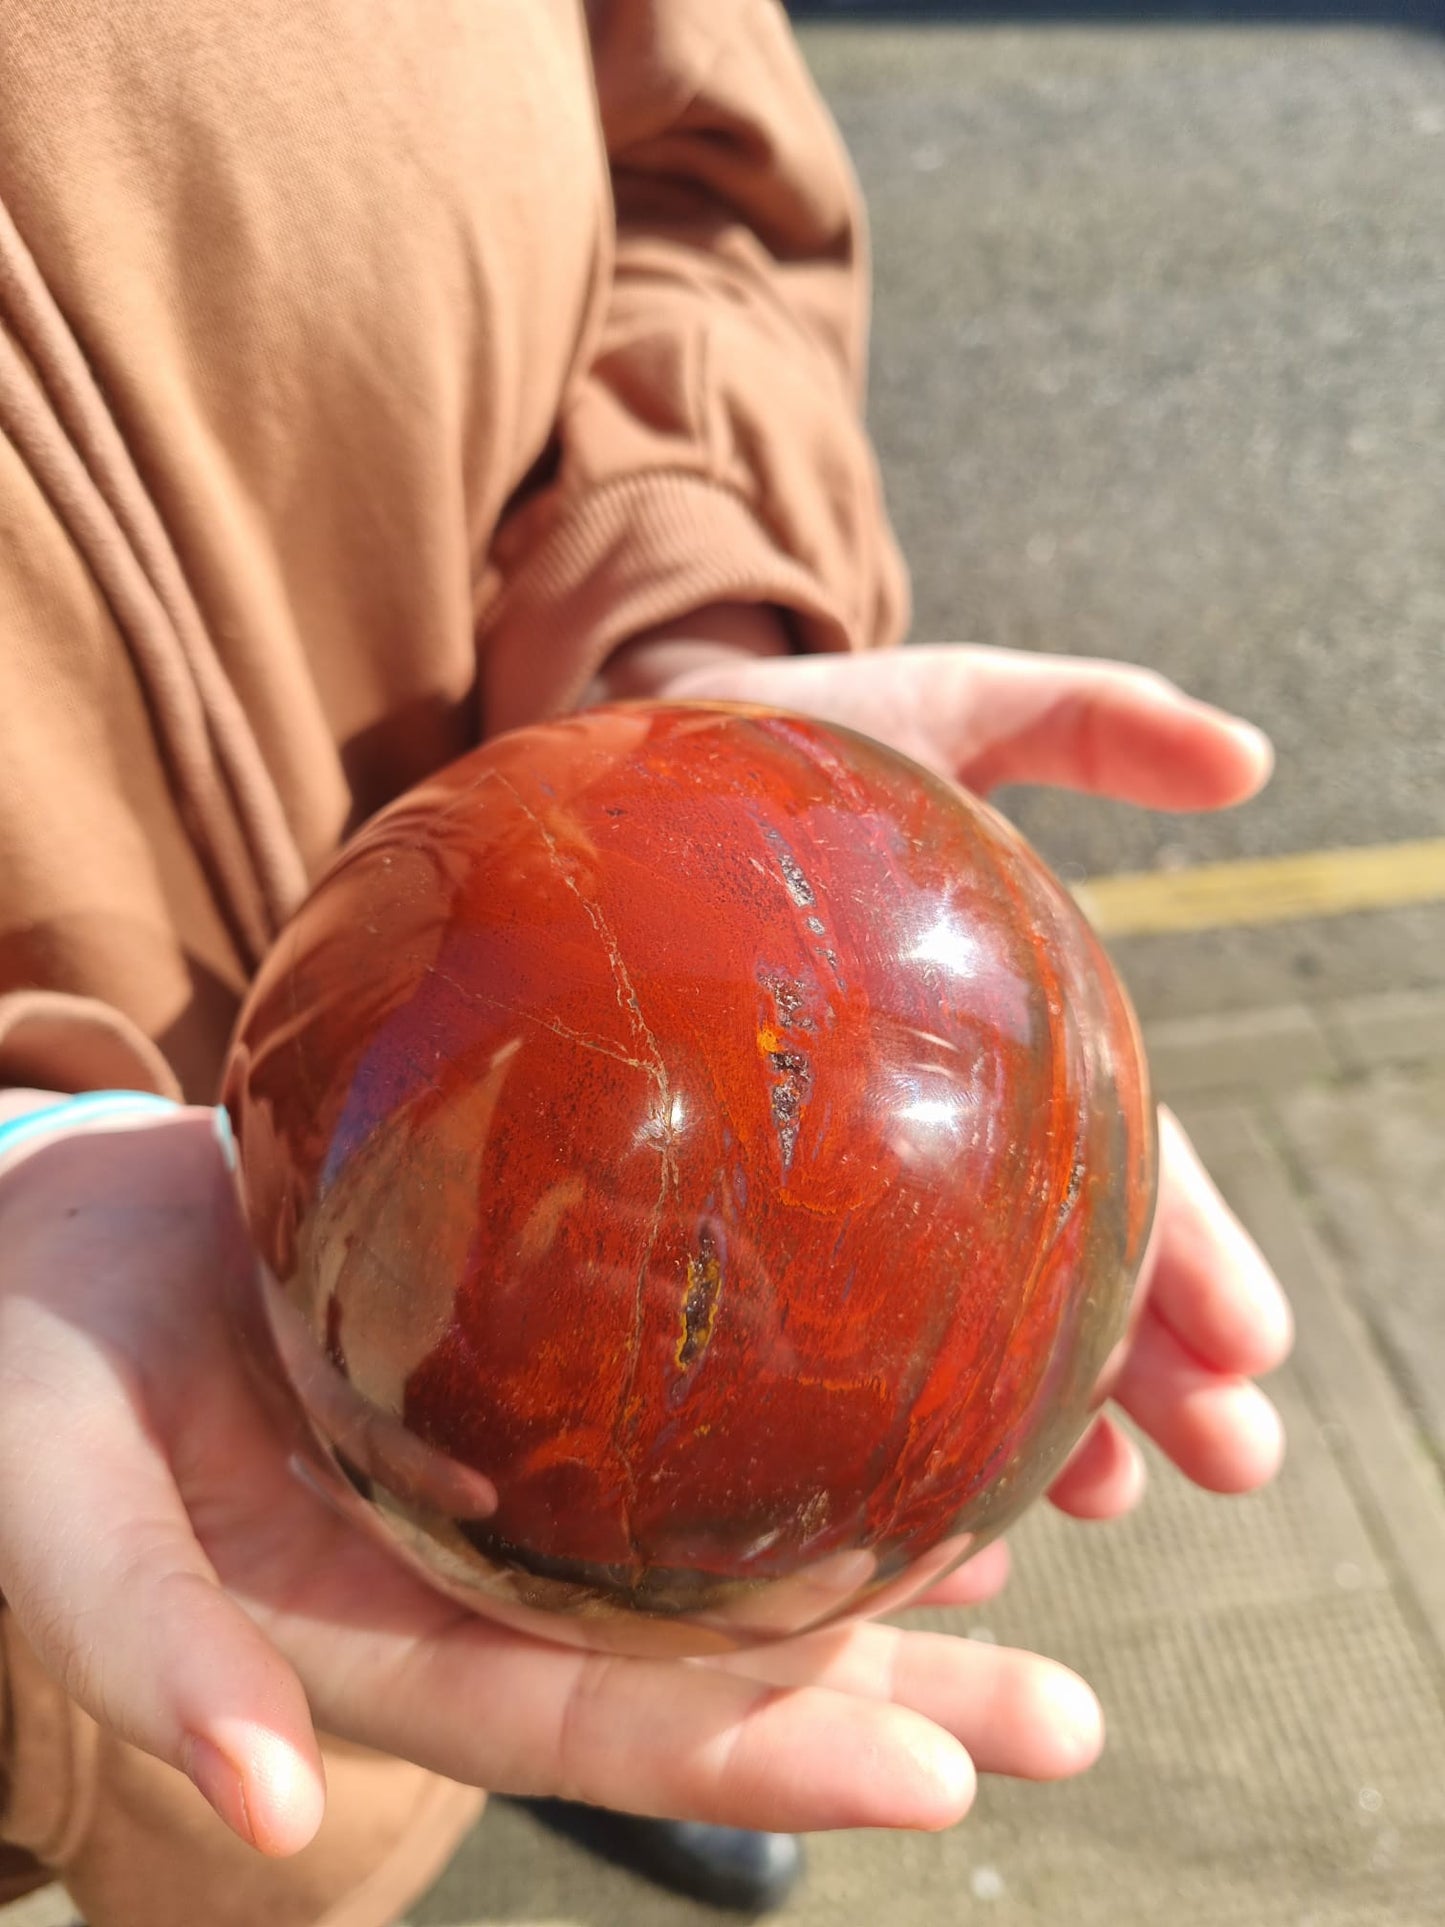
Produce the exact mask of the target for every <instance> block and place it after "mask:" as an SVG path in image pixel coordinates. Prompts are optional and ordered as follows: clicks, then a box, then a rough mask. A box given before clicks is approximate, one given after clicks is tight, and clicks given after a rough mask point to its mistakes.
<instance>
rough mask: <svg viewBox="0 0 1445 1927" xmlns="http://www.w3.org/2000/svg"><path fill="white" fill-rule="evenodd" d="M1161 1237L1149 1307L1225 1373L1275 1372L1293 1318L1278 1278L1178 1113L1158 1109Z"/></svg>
mask: <svg viewBox="0 0 1445 1927" xmlns="http://www.w3.org/2000/svg"><path fill="white" fill-rule="evenodd" d="M1159 1157H1160V1180H1159V1233H1158V1241H1157V1246H1156V1251H1155V1257H1154V1264H1153V1271H1152V1276H1151V1281H1150V1290H1149V1302H1150V1304H1151V1306H1152V1307H1153V1309H1154V1311H1155V1312H1156V1313H1157V1314H1158V1316H1159V1317H1160V1318H1161V1319H1162V1320H1163V1321H1164V1323H1165V1324H1166V1325H1167V1326H1168V1327H1169V1328H1170V1330H1171V1331H1173V1332H1174V1333H1175V1334H1176V1335H1177V1336H1178V1337H1179V1338H1181V1339H1182V1340H1183V1341H1184V1343H1185V1345H1186V1346H1188V1348H1189V1349H1190V1350H1191V1351H1193V1352H1196V1353H1197V1354H1198V1355H1199V1357H1200V1358H1201V1359H1202V1360H1203V1361H1204V1362H1205V1363H1206V1364H1208V1365H1212V1366H1214V1367H1215V1368H1216V1369H1217V1370H1218V1371H1221V1372H1239V1373H1244V1374H1247V1375H1253V1374H1254V1373H1257V1372H1270V1371H1273V1370H1274V1369H1275V1367H1276V1366H1277V1365H1280V1364H1282V1363H1283V1362H1284V1360H1285V1359H1286V1358H1287V1357H1288V1356H1289V1349H1290V1346H1291V1344H1292V1343H1293V1340H1294V1321H1293V1318H1292V1316H1291V1313H1290V1308H1289V1301H1288V1299H1287V1298H1286V1297H1285V1295H1284V1292H1283V1290H1282V1289H1281V1288H1280V1284H1279V1280H1278V1279H1277V1278H1276V1277H1275V1275H1274V1273H1273V1272H1272V1271H1271V1270H1270V1268H1269V1265H1268V1264H1267V1263H1266V1262H1265V1259H1264V1256H1263V1254H1262V1253H1261V1252H1260V1249H1259V1247H1258V1246H1257V1245H1256V1244H1255V1242H1254V1240H1253V1239H1252V1238H1251V1237H1250V1235H1249V1233H1248V1232H1247V1231H1246V1230H1245V1228H1244V1226H1243V1225H1242V1224H1241V1223H1240V1222H1239V1220H1238V1218H1236V1217H1235V1215H1234V1213H1233V1212H1232V1211H1231V1210H1230V1209H1229V1206H1228V1205H1227V1204H1226V1203H1225V1202H1224V1200H1223V1198H1221V1197H1220V1195H1219V1192H1218V1191H1217V1190H1216V1189H1215V1186H1214V1182H1213V1180H1212V1179H1211V1178H1210V1176H1209V1173H1208V1172H1207V1171H1206V1170H1205V1169H1204V1166H1203V1165H1202V1164H1201V1163H1200V1162H1199V1157H1198V1154H1197V1152H1196V1151H1195V1149H1194V1147H1193V1145H1192V1144H1191V1143H1190V1142H1189V1139H1188V1137H1187V1136H1186V1135H1185V1133H1184V1131H1183V1130H1182V1128H1181V1127H1180V1124H1179V1120H1178V1119H1177V1118H1176V1117H1175V1116H1174V1115H1173V1113H1172V1112H1170V1111H1168V1110H1166V1109H1164V1108H1162V1107H1161V1109H1160V1112H1159Z"/></svg>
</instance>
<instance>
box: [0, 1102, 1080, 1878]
mask: <svg viewBox="0 0 1445 1927" xmlns="http://www.w3.org/2000/svg"><path fill="white" fill-rule="evenodd" d="M40 1101H41V1100H40V1099H39V1098H38V1097H35V1096H32V1097H30V1098H26V1097H24V1096H19V1095H17V1094H11V1095H10V1097H9V1098H8V1099H5V1098H3V1097H0V1122H3V1121H4V1113H5V1110H6V1108H7V1105H8V1107H9V1108H10V1109H11V1110H12V1111H13V1110H17V1109H21V1110H23V1109H24V1108H25V1107H26V1106H27V1104H31V1103H38V1102H40ZM213 1126H214V1118H213V1115H212V1113H210V1112H207V1111H204V1110H185V1111H180V1110H178V1111H175V1112H174V1113H171V1114H169V1115H166V1116H164V1117H161V1118H154V1117H146V1118H135V1119H132V1120H128V1121H127V1120H123V1119H122V1120H118V1121H114V1122H111V1123H109V1124H106V1125H104V1127H102V1126H100V1125H95V1126H93V1127H91V1128H89V1129H82V1128H80V1127H76V1126H71V1127H70V1128H69V1129H68V1130H67V1128H66V1126H65V1123H64V1117H63V1114H62V1116H61V1117H60V1118H59V1119H57V1121H56V1123H55V1127H54V1129H55V1136H54V1138H53V1140H52V1141H51V1142H49V1143H47V1144H45V1145H43V1146H42V1147H41V1148H38V1149H37V1148H33V1147H32V1148H28V1149H27V1150H25V1151H24V1152H23V1153H21V1154H20V1155H19V1156H16V1157H11V1158H9V1159H0V1594H3V1596H4V1599H5V1601H6V1605H7V1608H8V1609H9V1610H10V1611H12V1612H13V1613H14V1614H15V1616H16V1619H17V1621H18V1623H19V1626H20V1628H21V1630H22V1631H23V1632H24V1633H25V1634H26V1636H27V1637H28V1638H29V1640H30V1641H31V1643H32V1644H33V1645H34V1647H35V1648H36V1650H37V1651H38V1653H39V1654H40V1657H41V1659H42V1660H43V1662H44V1663H45V1664H46V1665H47V1666H48V1668H49V1669H50V1670H51V1672H52V1673H53V1674H54V1675H55V1677H56V1678H57V1679H59V1680H60V1682H61V1683H62V1684H63V1685H64V1686H65V1688H66V1689H67V1690H68V1691H69V1693H70V1694H71V1695H72V1697H73V1698H74V1699H75V1700H76V1701H77V1702H78V1703H79V1704H80V1705H81V1706H82V1707H84V1708H85V1709H86V1710H87V1711H88V1712H90V1713H91V1714H92V1715H93V1716H94V1717H95V1718H96V1719H97V1720H100V1721H101V1722H103V1723H104V1724H105V1725H106V1726H107V1727H108V1728H110V1729H111V1730H113V1731H114V1732H116V1733H118V1734H120V1735H121V1736H122V1737H123V1738H125V1739H127V1740H130V1741H131V1742H133V1743H134V1744H135V1745H137V1746H140V1747H143V1748H145V1749H146V1750H148V1751H149V1752H151V1753H153V1754H155V1755H157V1756H158V1757H160V1758H161V1759H163V1760H167V1761H169V1762H171V1763H172V1764H173V1765H175V1766H177V1767H179V1768H180V1769H182V1770H183V1771H186V1772H189V1773H190V1774H191V1776H192V1778H193V1779H194V1780H195V1782H196V1783H197V1785H198V1786H199V1787H200V1788H201V1790H202V1792H203V1793H205V1795H206V1796H207V1797H208V1798H209V1799H210V1801H211V1803H212V1805H213V1806H214V1807H215V1808H216V1810H217V1811H218V1812H219V1813H220V1814H221V1816H222V1817H223V1818H224V1819H225V1820H226V1821H227V1822H228V1823H229V1824H230V1825H231V1826H232V1827H233V1828H234V1829H235V1830H236V1832H237V1833H239V1834H240V1835H241V1836H242V1837H243V1838H245V1839H248V1840H250V1841H253V1842H254V1843H255V1844H256V1845H257V1846H258V1847H260V1848H261V1849H262V1850H263V1851H265V1852H268V1853H275V1854H284V1853H288V1852H292V1851H295V1850H296V1849H298V1848H300V1847H302V1846H303V1845H305V1843H306V1841H307V1840H308V1839H309V1838H310V1837H311V1835H312V1833H313V1832H314V1831H315V1828H316V1826H317V1824H318V1822H319V1819H320V1815H321V1809H322V1803H323V1799H324V1789H323V1784H322V1771H321V1762H320V1756H319V1753H318V1749H317V1744H316V1739H315V1733H314V1730H313V1720H314V1721H315V1723H316V1726H318V1727H320V1728H321V1729H322V1730H323V1731H329V1732H331V1733H334V1734H337V1735H340V1736H341V1737H343V1738H347V1739H350V1740H353V1741H356V1742H358V1743H361V1744H363V1745H366V1746H370V1747H374V1748H376V1749H378V1750H380V1751H382V1752H385V1753H389V1754H392V1755H397V1756H401V1757H404V1758H407V1759H410V1760H413V1761H416V1762H417V1763H419V1764H421V1765H423V1766H426V1767H429V1768H432V1769H433V1770H435V1771H437V1772H439V1773H442V1774H445V1775H447V1776H449V1777H451V1778H453V1779H457V1780H461V1781H466V1782H470V1783H472V1784H475V1785H480V1786H484V1787H488V1788H491V1789H493V1790H495V1791H500V1792H509V1793H518V1794H543V1793H546V1794H556V1795H562V1796H564V1797H567V1798H572V1799H581V1800H586V1801H591V1802H594V1803H596V1804H599V1805H605V1806H610V1807H614V1808H620V1809H624V1810H627V1811H631V1812H636V1813H643V1814H654V1815H667V1816H671V1817H675V1818H685V1819H697V1820H707V1821H714V1822H720V1823H725V1824H728V1825H733V1826H749V1827H757V1828H763V1829H771V1830H786V1831H809V1830H818V1829H823V1828H829V1827H845V1826H846V1827H860V1826H888V1827H909V1828H937V1827H943V1826H948V1825H951V1824H952V1823H953V1822H955V1821H956V1820H958V1819H960V1818H961V1817H962V1815H963V1814H964V1812H965V1811H966V1810H967V1808H968V1806H969V1803H970V1800H971V1798H972V1794H973V1787H974V1773H975V1768H977V1769H979V1770H983V1771H989V1772H1000V1773H1013V1774H1019V1775H1023V1776H1027V1777H1032V1778H1041V1779H1043V1778H1052V1777H1057V1776H1060V1775H1063V1774H1068V1773H1072V1772H1076V1771H1078V1770H1080V1769H1082V1768H1083V1767H1085V1766H1087V1765H1088V1764H1089V1763H1090V1762H1091V1761H1092V1759H1093V1758H1094V1756H1095V1754H1096V1753H1097V1752H1098V1749H1099V1746H1100V1744H1101V1726H1100V1717H1099V1711H1098V1707H1097V1705H1096V1703H1095V1701H1094V1698H1093V1695H1092V1694H1091V1693H1090V1692H1089V1690H1088V1688H1087V1687H1086V1686H1085V1685H1084V1683H1083V1682H1082V1681H1081V1680H1079V1679H1077V1678H1076V1677H1075V1676H1074V1675H1073V1674H1071V1673H1069V1672H1067V1671H1065V1669H1064V1668H1063V1667H1061V1666H1056V1665H1054V1664H1053V1663H1052V1662H1050V1661H1047V1660H1043V1659H1037V1658H1035V1657H1033V1656H1032V1655H1028V1654H1024V1653H1016V1652H1010V1651H1007V1650H1005V1649H1001V1648H999V1647H996V1646H992V1645H982V1644H980V1645H970V1644H969V1643H968V1642H967V1641H964V1640H957V1639H951V1638H946V1637H943V1636H940V1635H938V1634H930V1633H923V1632H918V1631H900V1630H897V1629H895V1628H891V1627H885V1626H879V1625H863V1626H855V1627H849V1628H846V1629H843V1630H841V1631H835V1632H830V1633H827V1634H822V1635H812V1636H809V1637H807V1638H803V1639H798V1640H794V1641H789V1642H784V1643H782V1644H779V1645H777V1646H774V1647H770V1648H767V1649H763V1650H761V1651H760V1652H759V1653H758V1654H757V1655H743V1656H742V1657H741V1658H740V1659H739V1660H738V1661H736V1662H731V1663H729V1664H727V1665H710V1664H697V1663H694V1662H690V1661H677V1660H672V1661H665V1660H638V1659H627V1658H615V1657H607V1656H600V1655H590V1654H586V1653H581V1652H577V1651H573V1650H570V1649H568V1648H566V1647H562V1646H553V1645H549V1644H546V1643H544V1642H542V1641H541V1640H537V1639H532V1638H529V1637H527V1636H525V1635H523V1634H520V1633H517V1632H513V1631H509V1630H506V1629H504V1628H502V1627H500V1626H497V1625H493V1624H490V1623H488V1622H487V1621H485V1620H483V1619H480V1618H476V1617H474V1616H473V1615H472V1614H470V1613H469V1612H467V1611H466V1610H465V1609H462V1608H459V1607H457V1606H455V1605H453V1604H451V1603H450V1602H449V1601H448V1600H446V1599H444V1598H443V1597H442V1596H441V1595H440V1594H438V1593H436V1592H434V1591H432V1589H431V1588H430V1587H428V1586H427V1585H426V1584H425V1583H424V1582H422V1581H421V1580H418V1579H415V1578H413V1577H412V1575H411V1574H410V1572H409V1571H408V1570H407V1569H406V1568H404V1567H403V1565H402V1564H401V1563H400V1561H399V1560H397V1559H396V1558H395V1557H394V1556H393V1555H392V1554H391V1553H390V1552H389V1551H388V1550H386V1549H385V1547H383V1546H382V1545H380V1544H379V1543H377V1542H374V1541H373V1540H372V1539H371V1537H370V1536H369V1535H367V1534H366V1533H364V1532H363V1531H362V1530H361V1529H360V1528H358V1527H356V1526H354V1525H353V1524H351V1523H350V1522H349V1521H347V1520H346V1519H344V1518H343V1517H342V1516H341V1515H340V1514H339V1513H337V1512H335V1511H333V1510H332V1508H331V1507H330V1506H329V1505H327V1504H326V1503H324V1502H323V1501H322V1500H321V1499H319V1498H318V1497H316V1496H315V1494H314V1493H313V1491H312V1490H311V1489H310V1488H308V1486H306V1485H305V1484H303V1483H302V1482H301V1481H300V1480H299V1479H298V1478H297V1477H296V1476H295V1475H294V1473H293V1471H292V1469H291V1464H290V1461H289V1455H288V1450H287V1448H286V1446H285V1445H283V1443H282V1442H281V1434H280V1433H279V1431H276V1430H273V1428H272V1425H271V1423H270V1420H269V1418H268V1415H267V1414H266V1412H265V1411H264V1410H263V1408H262V1405H261V1402H260V1400H259V1398H258V1397H257V1394H256V1392H255V1390H254V1389H253V1383H252V1380H251V1378H250V1377H249V1375H248V1373H247V1371H246V1369H245V1368H244V1366H243V1365H242V1363H241V1362H240V1359H239V1357H238V1347H237V1344H236V1341H235V1336H234V1331H233V1328H232V1326H231V1323H230V1322H229V1320H228V1317H227V1315H226V1310H225V1306H226V1303H227V1299H228V1293H229V1292H231V1291H233V1290H235V1289H242V1290H244V1289H246V1288H247V1282H248V1280H249V1278H250V1267H251V1266H252V1264H253V1262H254V1260H253V1257H252V1253H251V1250H250V1247H249V1242H248V1240H247V1237H246V1234H245V1231H244V1228H243V1225H242V1223H241V1221H240V1218H239V1214H238V1210H237V1206H236V1203H235V1196H234V1190H233V1187H232V1184H231V1181H230V1177H229V1174H228V1172H227V1170H226V1167H225V1162H224V1157H223V1153H222V1151H221V1148H220V1145H219V1142H218V1140H217V1137H216V1135H215V1131H214V1128H213ZM1003 1571H1004V1564H1003V1556H1002V1548H999V1550H998V1551H997V1552H985V1553H984V1554H982V1555H981V1556H980V1558H979V1559H978V1560H977V1561H975V1562H974V1563H973V1564H972V1565H971V1566H969V1567H966V1568H965V1569H964V1572H963V1575H962V1576H961V1577H959V1578H956V1579H955V1580H954V1581H953V1582H952V1584H951V1587H950V1597H952V1598H954V1599H961V1598H967V1597H973V1598H977V1597H982V1596H984V1595H985V1594H987V1593H988V1592H990V1591H991V1590H993V1589H994V1588H995V1587H996V1586H997V1585H998V1584H999V1583H1001V1581H1002V1576H1003ZM750 1660H751V1661H752V1664H751V1666H749V1663H748V1662H749V1661H750Z"/></svg>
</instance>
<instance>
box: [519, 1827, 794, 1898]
mask: <svg viewBox="0 0 1445 1927" xmlns="http://www.w3.org/2000/svg"><path fill="white" fill-rule="evenodd" d="M519 1804H520V1805H522V1806H524V1807H526V1808H527V1809H528V1811H529V1812H530V1813H533V1814H535V1815H536V1817H537V1819H539V1820H540V1821H541V1822H542V1824H543V1825H544V1826H547V1827H551V1828H552V1830H553V1831H554V1832H555V1833H560V1834H564V1835H565V1836H566V1837H567V1838H568V1839H569V1840H575V1841H576V1842H577V1843H578V1845H579V1846H583V1847H586V1848H587V1850H588V1851H589V1852H590V1853H595V1854H596V1855H597V1856H598V1858H599V1859H602V1860H610V1861H611V1862H612V1863H613V1864H614V1866H619V1867H626V1868H627V1869H628V1871H629V1872H631V1873H639V1874H642V1875H643V1876H644V1877H645V1878H646V1879H648V1880H652V1881H655V1882H656V1883H657V1885H658V1886H660V1887H670V1888H671V1889H672V1891H673V1892H674V1893H680V1894H687V1895H689V1896H690V1897H691V1898H692V1899H694V1900H706V1901H708V1902H710V1903H711V1905H712V1906H714V1907H730V1908H732V1909H734V1910H735V1911H736V1912H738V1913H748V1914H766V1913H771V1912H772V1911H773V1910H774V1908H776V1907H781V1906H782V1904H783V1902H784V1901H785V1900H786V1899H787V1897H788V1895H789V1894H790V1893H791V1892H792V1891H793V1888H794V1887H795V1886H796V1885H797V1884H798V1880H799V1878H800V1877H801V1875H802V1871H803V1843H802V1841H801V1840H799V1839H798V1837H797V1836H796V1834H791V1833H749V1832H746V1831H744V1830H743V1829H742V1828H741V1827H706V1826H702V1825H700V1824H699V1823H698V1822H697V1821H693V1820H638V1819H634V1818H633V1817H632V1815H630V1814H625V1813H608V1812H605V1811H604V1810H603V1809H602V1808H601V1807H584V1806H574V1805H572V1803H571V1802H570V1801H567V1800H523V1801H521V1802H520V1803H519Z"/></svg>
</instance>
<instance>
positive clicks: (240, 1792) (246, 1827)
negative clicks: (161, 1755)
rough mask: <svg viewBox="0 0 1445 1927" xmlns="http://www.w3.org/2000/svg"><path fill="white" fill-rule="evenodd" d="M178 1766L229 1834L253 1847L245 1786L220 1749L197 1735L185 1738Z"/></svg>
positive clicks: (254, 1833)
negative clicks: (217, 1815)
mask: <svg viewBox="0 0 1445 1927" xmlns="http://www.w3.org/2000/svg"><path fill="white" fill-rule="evenodd" d="M181 1764H182V1766H183V1767H184V1769H185V1772H186V1777H187V1778H188V1779H189V1780H190V1781H191V1782H192V1784H193V1785H194V1786H195V1787H196V1788H197V1789H198V1791H199V1792H200V1794H201V1795H202V1797H203V1798H204V1799H205V1800H206V1801H207V1803H208V1804H209V1805H210V1806H211V1807H213V1808H214V1809H215V1811H216V1812H217V1813H218V1814H219V1815H220V1816H221V1818H222V1819H223V1820H224V1821H225V1823H226V1825H227V1826H228V1827H229V1828H230V1829H231V1831H232V1833H236V1834H239V1835H240V1837H241V1838H242V1839H243V1840H244V1841H245V1842H246V1844H247V1845H248V1846H252V1847H254V1846H255V1845H256V1832H255V1829H254V1828H253V1827H252V1825H251V1815H250V1813H249V1812H248V1810H247V1807H246V1789H245V1786H244V1784H243V1782H242V1780H241V1776H240V1774H239V1773H238V1772H237V1771H236V1769H235V1767H234V1766H232V1764H231V1762H230V1761H229V1760H228V1759H227V1758H226V1756H225V1754H224V1753H222V1751H221V1749H220V1748H219V1747H218V1746H214V1745H213V1744H212V1743H211V1741H210V1740H207V1739H203V1738H202V1736H201V1735H200V1734H199V1733H191V1734H188V1735H187V1736H186V1742H185V1745H184V1747H183V1748H182V1750H181Z"/></svg>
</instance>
